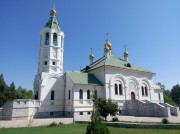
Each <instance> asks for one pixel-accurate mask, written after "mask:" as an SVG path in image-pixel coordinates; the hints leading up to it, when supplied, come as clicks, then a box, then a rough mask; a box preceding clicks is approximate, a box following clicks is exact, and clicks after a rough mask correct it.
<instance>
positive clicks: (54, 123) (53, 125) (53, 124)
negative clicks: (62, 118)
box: [48, 121, 58, 127]
mask: <svg viewBox="0 0 180 134" xmlns="http://www.w3.org/2000/svg"><path fill="white" fill-rule="evenodd" d="M57 125H58V124H57V123H56V122H54V121H53V122H52V123H51V124H49V125H48V127H55V126H57Z"/></svg>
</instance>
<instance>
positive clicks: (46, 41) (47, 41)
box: [45, 33, 49, 45]
mask: <svg viewBox="0 0 180 134" xmlns="http://www.w3.org/2000/svg"><path fill="white" fill-rule="evenodd" d="M45 45H49V33H46V37H45Z"/></svg>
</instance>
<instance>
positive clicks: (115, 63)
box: [0, 9, 178, 120]
mask: <svg viewBox="0 0 180 134" xmlns="http://www.w3.org/2000/svg"><path fill="white" fill-rule="evenodd" d="M64 37H65V36H64V33H63V31H62V30H61V29H60V27H59V24H58V21H57V19H56V11H55V9H52V10H51V12H50V18H49V20H48V22H47V23H46V25H45V27H44V28H43V29H42V30H41V31H40V46H39V59H38V71H37V75H36V76H35V80H34V98H35V99H34V100H14V101H12V102H8V103H7V104H6V105H5V106H4V108H3V109H2V110H0V111H1V112H0V113H1V116H2V119H3V115H4V119H12V118H19V117H21V116H23V117H30V116H31V117H34V118H49V117H62V116H66V117H74V118H77V119H81V120H85V119H86V118H90V116H91V111H92V106H93V104H92V100H91V94H92V93H93V91H94V90H97V93H98V96H100V97H104V98H106V99H112V101H115V102H117V103H118V106H119V112H118V113H117V115H132V116H153V117H169V116H171V115H177V116H178V109H177V108H176V107H173V106H171V105H169V104H167V103H164V99H163V90H162V89H160V87H159V86H157V85H155V84H153V81H152V78H153V76H154V75H155V73H153V72H151V71H148V70H146V69H144V68H142V67H139V66H137V65H134V64H131V63H129V62H128V52H127V50H126V49H125V51H124V54H123V55H124V58H123V59H120V58H117V57H115V56H114V55H113V54H112V52H111V47H112V45H111V43H110V42H109V40H108V38H107V39H106V41H105V44H104V48H103V49H104V55H102V57H100V58H99V59H98V60H96V61H94V55H93V53H92V52H91V54H90V56H89V60H90V64H89V65H87V66H86V67H84V69H82V70H80V71H67V72H65V73H63V52H64ZM7 110H9V111H11V112H10V113H9V112H7ZM5 117H8V118H5Z"/></svg>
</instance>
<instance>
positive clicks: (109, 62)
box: [81, 55, 154, 74]
mask: <svg viewBox="0 0 180 134" xmlns="http://www.w3.org/2000/svg"><path fill="white" fill-rule="evenodd" d="M127 64H128V62H126V61H124V60H122V59H119V58H117V57H115V56H113V55H111V56H109V58H108V59H107V58H106V57H105V56H103V57H101V58H100V59H98V60H97V61H95V62H93V63H92V64H90V65H89V66H86V67H85V68H84V69H83V70H81V71H82V72H89V71H90V70H93V69H96V68H98V67H101V66H112V67H117V68H122V69H127V70H135V71H142V72H146V73H152V74H154V73H153V72H151V71H149V70H146V69H144V68H142V67H139V66H137V65H134V64H131V63H129V64H130V65H131V67H128V66H127Z"/></svg>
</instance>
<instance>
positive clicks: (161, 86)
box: [156, 82, 165, 90]
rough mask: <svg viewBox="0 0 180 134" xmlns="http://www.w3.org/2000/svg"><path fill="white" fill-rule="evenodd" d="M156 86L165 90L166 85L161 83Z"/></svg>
mask: <svg viewBox="0 0 180 134" xmlns="http://www.w3.org/2000/svg"><path fill="white" fill-rule="evenodd" d="M156 85H158V86H160V88H161V89H163V90H165V85H164V84H162V83H161V82H158V83H156Z"/></svg>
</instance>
